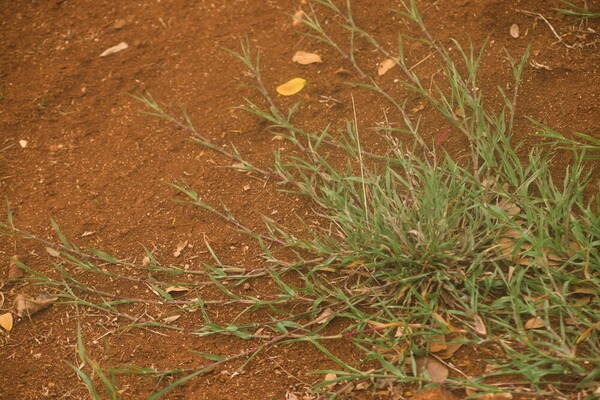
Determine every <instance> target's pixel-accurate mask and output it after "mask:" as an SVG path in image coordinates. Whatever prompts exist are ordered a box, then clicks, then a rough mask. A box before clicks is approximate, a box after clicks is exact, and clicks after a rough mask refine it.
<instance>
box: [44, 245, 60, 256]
mask: <svg viewBox="0 0 600 400" xmlns="http://www.w3.org/2000/svg"><path fill="white" fill-rule="evenodd" d="M46 253H48V254H50V256H51V257H60V252H58V251H57V250H54V249H53V248H52V247H46Z"/></svg>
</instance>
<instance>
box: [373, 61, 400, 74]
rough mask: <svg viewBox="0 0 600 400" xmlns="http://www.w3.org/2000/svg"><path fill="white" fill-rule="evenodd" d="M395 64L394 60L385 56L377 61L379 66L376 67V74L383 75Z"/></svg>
mask: <svg viewBox="0 0 600 400" xmlns="http://www.w3.org/2000/svg"><path fill="white" fill-rule="evenodd" d="M395 65H396V61H394V60H392V59H391V58H386V59H385V60H383V61H382V62H380V63H379V66H378V67H377V75H379V76H382V75H385V74H386V73H387V72H388V71H389V70H390V69H392V68H394V66H395Z"/></svg>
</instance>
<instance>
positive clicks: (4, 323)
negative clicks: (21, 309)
mask: <svg viewBox="0 0 600 400" xmlns="http://www.w3.org/2000/svg"><path fill="white" fill-rule="evenodd" d="M0 327H2V329H4V330H5V331H7V332H10V331H11V330H12V328H13V315H12V314H11V313H5V314H2V315H0Z"/></svg>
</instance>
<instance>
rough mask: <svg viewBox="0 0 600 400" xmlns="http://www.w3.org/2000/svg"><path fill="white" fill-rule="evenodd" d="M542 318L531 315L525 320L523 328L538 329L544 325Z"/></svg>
mask: <svg viewBox="0 0 600 400" xmlns="http://www.w3.org/2000/svg"><path fill="white" fill-rule="evenodd" d="M545 326H546V324H545V323H544V320H543V319H541V318H540V317H533V318H530V319H528V320H527V322H525V329H539V328H543V327H545Z"/></svg>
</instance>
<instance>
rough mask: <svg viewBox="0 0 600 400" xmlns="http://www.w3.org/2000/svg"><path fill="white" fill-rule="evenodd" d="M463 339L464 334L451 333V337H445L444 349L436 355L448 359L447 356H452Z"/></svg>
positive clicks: (460, 345)
mask: <svg viewBox="0 0 600 400" xmlns="http://www.w3.org/2000/svg"><path fill="white" fill-rule="evenodd" d="M464 339H465V337H464V335H461V334H453V335H452V337H450V338H447V341H446V349H445V350H444V351H442V352H440V353H438V354H436V355H437V356H438V357H439V358H441V359H442V360H448V359H449V358H452V356H453V355H454V353H456V352H457V351H458V349H460V348H461V347H462V345H463V343H462V342H463V340H464Z"/></svg>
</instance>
